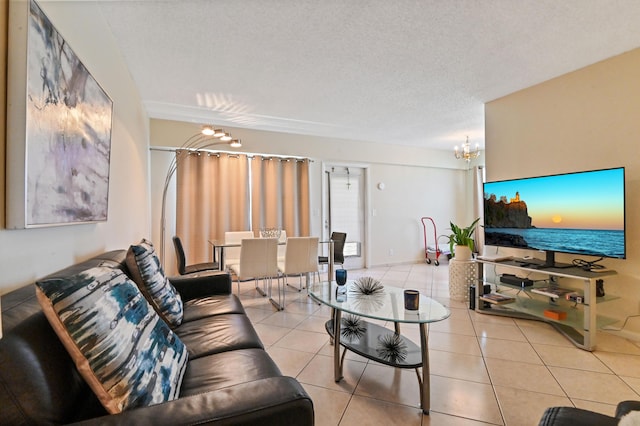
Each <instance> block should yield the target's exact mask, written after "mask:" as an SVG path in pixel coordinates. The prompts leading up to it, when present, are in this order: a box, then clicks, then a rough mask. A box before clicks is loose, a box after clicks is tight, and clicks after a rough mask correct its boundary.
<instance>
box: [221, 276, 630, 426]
mask: <svg viewBox="0 0 640 426" xmlns="http://www.w3.org/2000/svg"><path fill="white" fill-rule="evenodd" d="M360 276H371V277H375V278H377V279H379V280H381V281H382V282H383V284H385V285H392V286H395V287H403V288H415V289H419V290H420V291H421V293H422V294H425V295H427V296H429V297H432V298H434V299H436V300H438V301H439V302H441V303H442V304H444V305H445V306H448V307H449V308H450V309H451V317H450V318H448V319H447V320H445V321H442V322H438V323H434V324H432V325H431V326H430V328H429V357H430V366H431V411H430V414H429V415H423V414H422V411H421V410H420V408H419V407H420V402H419V398H420V396H419V388H418V381H417V379H416V374H415V371H414V370H400V369H394V368H391V367H387V366H384V365H381V364H378V363H376V362H373V361H368V360H367V359H365V358H362V357H360V356H358V355H355V354H353V353H349V352H348V353H347V355H346V359H347V361H346V362H345V366H344V379H343V380H342V381H340V382H339V383H335V382H334V380H333V358H332V354H333V352H332V350H333V347H332V346H330V344H329V338H328V336H327V333H326V331H325V329H324V323H325V322H326V320H327V319H328V318H329V313H330V312H329V308H327V307H326V306H319V305H318V304H316V303H314V302H313V301H312V300H311V298H309V297H308V296H307V294H306V291H304V290H303V291H302V292H298V291H297V290H296V289H294V288H292V287H288V288H287V292H286V304H285V305H286V308H285V310H284V311H280V312H277V311H275V309H274V308H273V306H272V305H271V304H270V303H269V301H268V300H267V299H266V298H264V297H261V296H260V295H259V294H258V293H257V292H256V291H255V289H254V288H253V284H252V283H251V282H247V283H241V294H240V299H241V300H242V303H243V305H244V306H245V309H246V311H247V314H248V315H249V317H250V318H251V320H252V322H253V323H254V325H255V328H256V330H257V332H258V334H259V335H260V338H261V339H262V342H263V343H264V345H265V347H266V348H267V351H268V352H269V354H270V355H271V357H272V358H273V359H274V360H275V362H276V363H277V364H278V366H279V367H280V369H281V371H282V372H283V373H284V374H286V375H289V376H293V377H296V378H297V379H298V381H300V382H301V383H302V385H303V386H304V388H305V389H306V391H307V392H308V393H309V395H310V396H311V398H312V399H313V402H314V408H315V415H316V425H318V426H325V425H327V426H330V425H341V426H346V425H357V426H364V425H392V424H394V425H395V424H401V425H424V426H426V425H487V424H489V425H514V426H526V425H537V424H538V421H539V419H540V417H541V416H542V413H543V411H544V410H545V409H546V408H547V407H549V406H554V405H565V406H567V405H568V406H576V407H580V408H585V409H589V410H593V411H598V412H601V413H604V414H608V415H612V414H613V412H614V409H615V405H616V404H617V403H618V402H619V401H622V400H626V399H639V398H640V345H638V344H636V343H633V342H630V341H628V340H625V339H622V338H619V337H616V336H612V335H610V334H607V333H605V332H599V333H598V336H597V339H598V341H597V348H596V350H595V351H593V352H587V351H584V350H581V349H577V348H576V347H575V346H573V344H571V343H570V342H569V341H568V340H567V339H566V338H565V337H563V336H562V335H561V334H560V333H558V332H557V331H556V330H555V329H553V328H552V327H551V326H549V325H547V324H545V323H543V322H539V321H528V320H522V319H513V318H506V317H500V316H492V315H486V314H478V313H476V312H474V311H471V310H469V309H468V308H467V305H466V303H465V302H456V301H452V300H450V299H449V289H448V287H449V285H448V265H447V264H446V263H443V264H441V265H440V266H438V267H436V266H435V265H433V264H432V265H427V264H426V263H424V264H413V265H400V266H392V267H378V268H372V269H363V270H357V271H349V278H350V279H356V278H358V277H360ZM290 282H291V284H292V285H293V286H296V287H297V285H298V280H297V278H292V279H290ZM233 288H234V291H236V285H235V283H234V285H233ZM384 325H385V326H386V327H389V328H391V329H393V324H384ZM413 328H415V329H413ZM413 328H412V327H410V326H408V325H406V326H403V328H402V333H403V334H405V335H406V336H407V337H408V338H410V339H412V340H413V341H414V342H419V332H418V327H413Z"/></svg>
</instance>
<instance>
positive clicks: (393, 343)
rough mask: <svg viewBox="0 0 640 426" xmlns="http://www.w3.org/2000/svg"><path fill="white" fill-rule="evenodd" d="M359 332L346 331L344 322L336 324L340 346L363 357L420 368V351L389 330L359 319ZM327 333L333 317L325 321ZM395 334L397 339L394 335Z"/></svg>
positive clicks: (331, 328)
mask: <svg viewBox="0 0 640 426" xmlns="http://www.w3.org/2000/svg"><path fill="white" fill-rule="evenodd" d="M359 326H360V327H361V330H360V333H357V334H356V333H348V330H346V329H345V325H344V322H343V323H342V324H341V325H340V331H341V333H340V346H343V347H345V348H346V349H349V350H350V351H351V352H354V353H356V354H358V355H361V356H363V357H365V358H367V359H370V360H373V361H376V362H379V363H381V364H385V365H389V366H391V367H397V368H419V367H422V350H421V349H420V346H418V345H416V344H415V343H413V342H412V341H411V340H409V339H407V338H406V337H404V336H402V335H396V334H395V332H394V331H393V330H389V329H388V328H384V327H381V326H379V325H377V324H372V323H370V322H367V321H362V320H360V321H359ZM325 328H326V330H327V333H329V336H331V337H332V338H333V319H330V320H329V321H327V322H326V323H325ZM395 336H397V340H396V337H395Z"/></svg>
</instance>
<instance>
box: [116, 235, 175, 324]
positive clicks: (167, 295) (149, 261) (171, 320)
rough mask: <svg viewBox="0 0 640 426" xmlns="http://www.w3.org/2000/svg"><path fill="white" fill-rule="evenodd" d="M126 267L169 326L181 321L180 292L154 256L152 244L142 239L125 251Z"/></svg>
mask: <svg viewBox="0 0 640 426" xmlns="http://www.w3.org/2000/svg"><path fill="white" fill-rule="evenodd" d="M127 267H128V268H129V272H130V273H131V277H132V278H133V280H134V281H135V283H136V284H138V287H140V290H141V291H142V294H144V297H146V298H147V300H148V301H149V303H151V305H152V306H153V307H154V309H155V310H156V312H158V314H160V316H161V317H162V318H163V319H164V320H165V321H166V322H167V324H169V325H170V326H171V327H176V326H178V325H180V323H181V322H182V315H183V305H182V299H181V298H180V293H178V292H177V291H176V289H175V288H174V287H173V285H171V282H170V281H169V280H168V279H167V277H166V276H165V274H164V271H163V270H162V266H161V265H160V260H159V259H158V256H156V252H155V250H154V248H153V244H151V243H150V242H149V241H147V240H145V239H143V240H142V241H141V242H140V244H136V245H132V246H131V247H129V250H128V251H127Z"/></svg>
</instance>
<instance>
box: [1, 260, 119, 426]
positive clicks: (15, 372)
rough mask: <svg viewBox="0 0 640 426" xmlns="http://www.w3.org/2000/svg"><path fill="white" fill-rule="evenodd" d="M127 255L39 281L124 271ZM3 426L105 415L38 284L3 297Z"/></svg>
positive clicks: (82, 265) (72, 268) (90, 262)
mask: <svg viewBox="0 0 640 426" xmlns="http://www.w3.org/2000/svg"><path fill="white" fill-rule="evenodd" d="M125 255H126V251H124V250H116V251H112V252H108V253H103V254H101V255H100V256H97V257H94V258H92V259H89V260H87V261H85V262H81V263H78V264H75V265H73V266H70V267H68V268H65V269H62V270H60V271H58V272H55V273H53V274H51V275H49V276H47V277H44V278H42V279H41V280H39V281H45V280H59V279H64V278H66V277H69V276H72V275H75V274H76V273H78V272H80V271H83V270H85V269H88V268H91V267H94V266H98V265H108V266H111V267H114V268H119V269H123V270H124V271H125V272H127V271H126V266H125ZM1 306H2V326H3V337H2V339H0V365H1V366H2V368H0V407H2V408H1V409H0V411H1V413H2V416H1V418H0V424H10V425H27V424H29V425H32V424H63V423H69V422H73V421H77V420H83V419H87V418H92V417H96V416H100V415H104V414H106V411H105V409H104V408H103V407H102V405H101V404H100V402H99V401H98V400H97V398H96V397H95V396H94V393H93V392H92V391H91V390H90V389H89V387H88V385H87V384H86V382H85V381H84V380H83V378H82V377H81V376H80V374H79V373H78V370H77V369H76V367H75V364H74V363H73V360H72V359H71V357H70V356H69V354H68V353H67V351H66V349H65V348H64V346H63V345H62V343H61V342H60V340H59V339H58V337H57V335H56V334H55V332H54V331H53V329H52V328H51V326H50V325H49V322H48V321H47V318H46V317H45V315H44V313H43V312H42V310H41V308H40V305H39V303H38V301H37V299H36V295H35V285H33V284H31V285H28V286H26V287H22V288H19V289H17V290H15V291H13V292H10V293H8V294H6V295H3V296H2V304H1Z"/></svg>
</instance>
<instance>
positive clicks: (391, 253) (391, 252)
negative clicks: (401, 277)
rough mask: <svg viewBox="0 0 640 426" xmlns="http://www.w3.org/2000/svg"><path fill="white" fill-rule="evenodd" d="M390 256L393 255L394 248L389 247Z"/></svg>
mask: <svg viewBox="0 0 640 426" xmlns="http://www.w3.org/2000/svg"><path fill="white" fill-rule="evenodd" d="M389 256H393V249H392V248H391V249H389Z"/></svg>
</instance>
